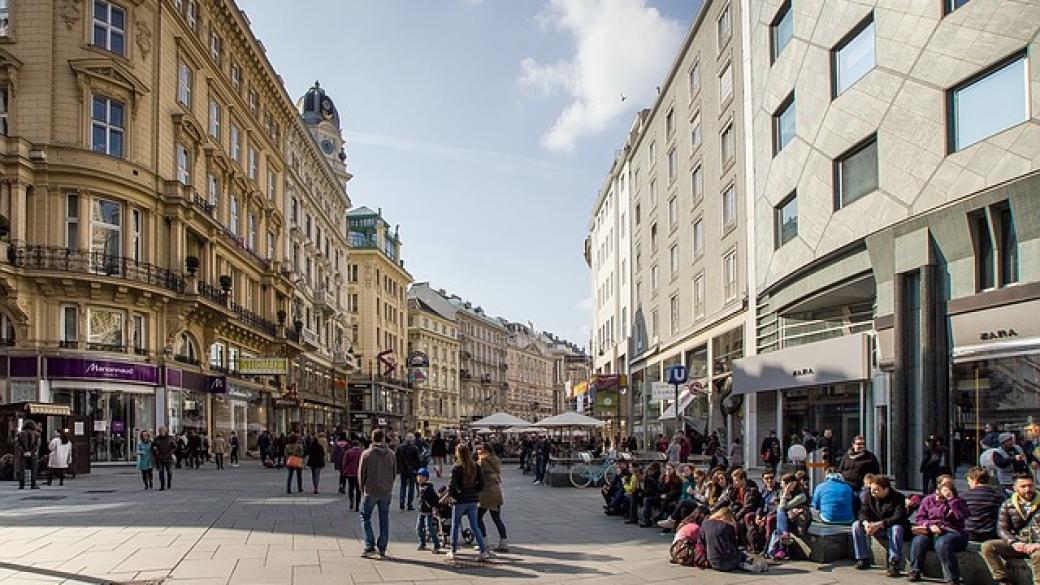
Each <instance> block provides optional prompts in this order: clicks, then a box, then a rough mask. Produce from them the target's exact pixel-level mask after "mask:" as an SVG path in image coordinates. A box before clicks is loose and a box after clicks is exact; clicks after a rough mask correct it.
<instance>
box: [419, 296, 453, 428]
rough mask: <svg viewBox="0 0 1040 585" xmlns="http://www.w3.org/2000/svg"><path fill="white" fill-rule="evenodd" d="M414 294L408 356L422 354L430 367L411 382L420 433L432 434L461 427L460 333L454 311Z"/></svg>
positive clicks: (451, 308)
mask: <svg viewBox="0 0 1040 585" xmlns="http://www.w3.org/2000/svg"><path fill="white" fill-rule="evenodd" d="M414 290H415V287H413V289H412V290H410V291H409V292H408V352H409V356H411V355H413V354H414V353H415V352H420V353H421V354H422V355H423V356H425V358H426V360H428V362H429V365H428V367H426V368H425V369H421V368H419V369H416V370H410V371H409V379H410V381H411V382H412V385H413V387H414V388H415V401H414V404H415V415H416V418H417V420H418V421H419V430H420V431H422V432H423V433H425V434H430V433H433V432H435V431H438V430H441V429H445V428H448V427H452V428H456V427H458V424H459V414H458V413H459V329H458V325H456V323H455V314H456V312H457V311H456V310H455V308H454V307H452V306H451V305H449V304H446V303H445V304H441V306H440V307H438V308H435V307H434V304H432V303H427V302H426V301H424V300H422V299H420V298H418V296H417V295H416V294H414V292H413V291H414ZM445 305H446V306H445ZM441 311H444V312H443V313H442V312H441ZM419 357H421V356H419ZM409 366H410V367H411V364H409Z"/></svg>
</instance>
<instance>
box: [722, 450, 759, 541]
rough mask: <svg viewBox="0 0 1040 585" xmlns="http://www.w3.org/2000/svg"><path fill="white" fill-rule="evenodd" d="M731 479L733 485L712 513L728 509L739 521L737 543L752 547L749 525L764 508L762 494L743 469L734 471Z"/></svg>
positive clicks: (724, 493) (727, 489)
mask: <svg viewBox="0 0 1040 585" xmlns="http://www.w3.org/2000/svg"><path fill="white" fill-rule="evenodd" d="M730 479H731V480H732V483H731V484H730V486H729V487H728V488H726V491H725V492H723V493H722V496H721V497H719V499H718V501H716V502H715V506H714V507H713V508H712V512H715V511H717V510H719V509H721V508H723V507H728V508H729V509H730V511H731V512H733V517H734V518H735V519H736V521H737V541H738V542H739V543H740V545H741V546H744V547H750V543H749V542H748V537H747V532H748V531H747V524H748V521H749V519H750V520H751V521H752V522H753V521H754V517H755V514H757V513H758V510H759V509H760V508H761V507H762V492H761V491H759V489H758V486H757V485H756V484H755V482H754V481H752V480H750V479H748V476H747V471H744V470H743V469H739V468H738V469H734V470H733V473H732V474H730Z"/></svg>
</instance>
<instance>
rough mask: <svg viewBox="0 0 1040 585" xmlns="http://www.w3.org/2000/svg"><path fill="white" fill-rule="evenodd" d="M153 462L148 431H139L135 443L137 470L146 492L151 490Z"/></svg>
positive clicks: (150, 436) (150, 438) (150, 437)
mask: <svg viewBox="0 0 1040 585" xmlns="http://www.w3.org/2000/svg"><path fill="white" fill-rule="evenodd" d="M153 461H154V460H153V458H152V435H151V434H150V433H149V432H148V431H141V434H140V435H139V437H138V441H137V470H138V471H140V472H141V481H143V482H144V489H146V490H150V489H152V468H153V467H155V465H154V463H153Z"/></svg>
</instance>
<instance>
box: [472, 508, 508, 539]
mask: <svg viewBox="0 0 1040 585" xmlns="http://www.w3.org/2000/svg"><path fill="white" fill-rule="evenodd" d="M486 512H491V521H492V522H494V523H495V529H497V530H498V539H499V540H505V539H506V525H505V523H504V522H502V510H488V509H487V508H481V507H480V506H477V525H478V526H479V527H480V533H481V534H482V535H484V536H485V537H486V536H487V528H485V527H484V514H485V513H486Z"/></svg>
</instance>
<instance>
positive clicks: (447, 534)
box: [433, 487, 473, 550]
mask: <svg viewBox="0 0 1040 585" xmlns="http://www.w3.org/2000/svg"><path fill="white" fill-rule="evenodd" d="M437 495H438V496H440V498H441V499H440V500H439V501H438V502H437V507H436V508H434V509H433V517H434V518H435V519H436V520H437V538H438V539H440V541H441V546H443V547H445V548H447V549H449V550H450V549H451V507H452V505H454V501H453V500H452V499H451V498H450V497H449V496H448V488H447V487H441V488H440V489H439V490H437ZM459 528H460V529H461V530H462V533H461V534H459V537H460V539H461V540H462V542H463V543H464V544H465V545H466V546H473V531H472V530H470V529H469V528H463V527H462V525H461V524H460V525H459Z"/></svg>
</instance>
